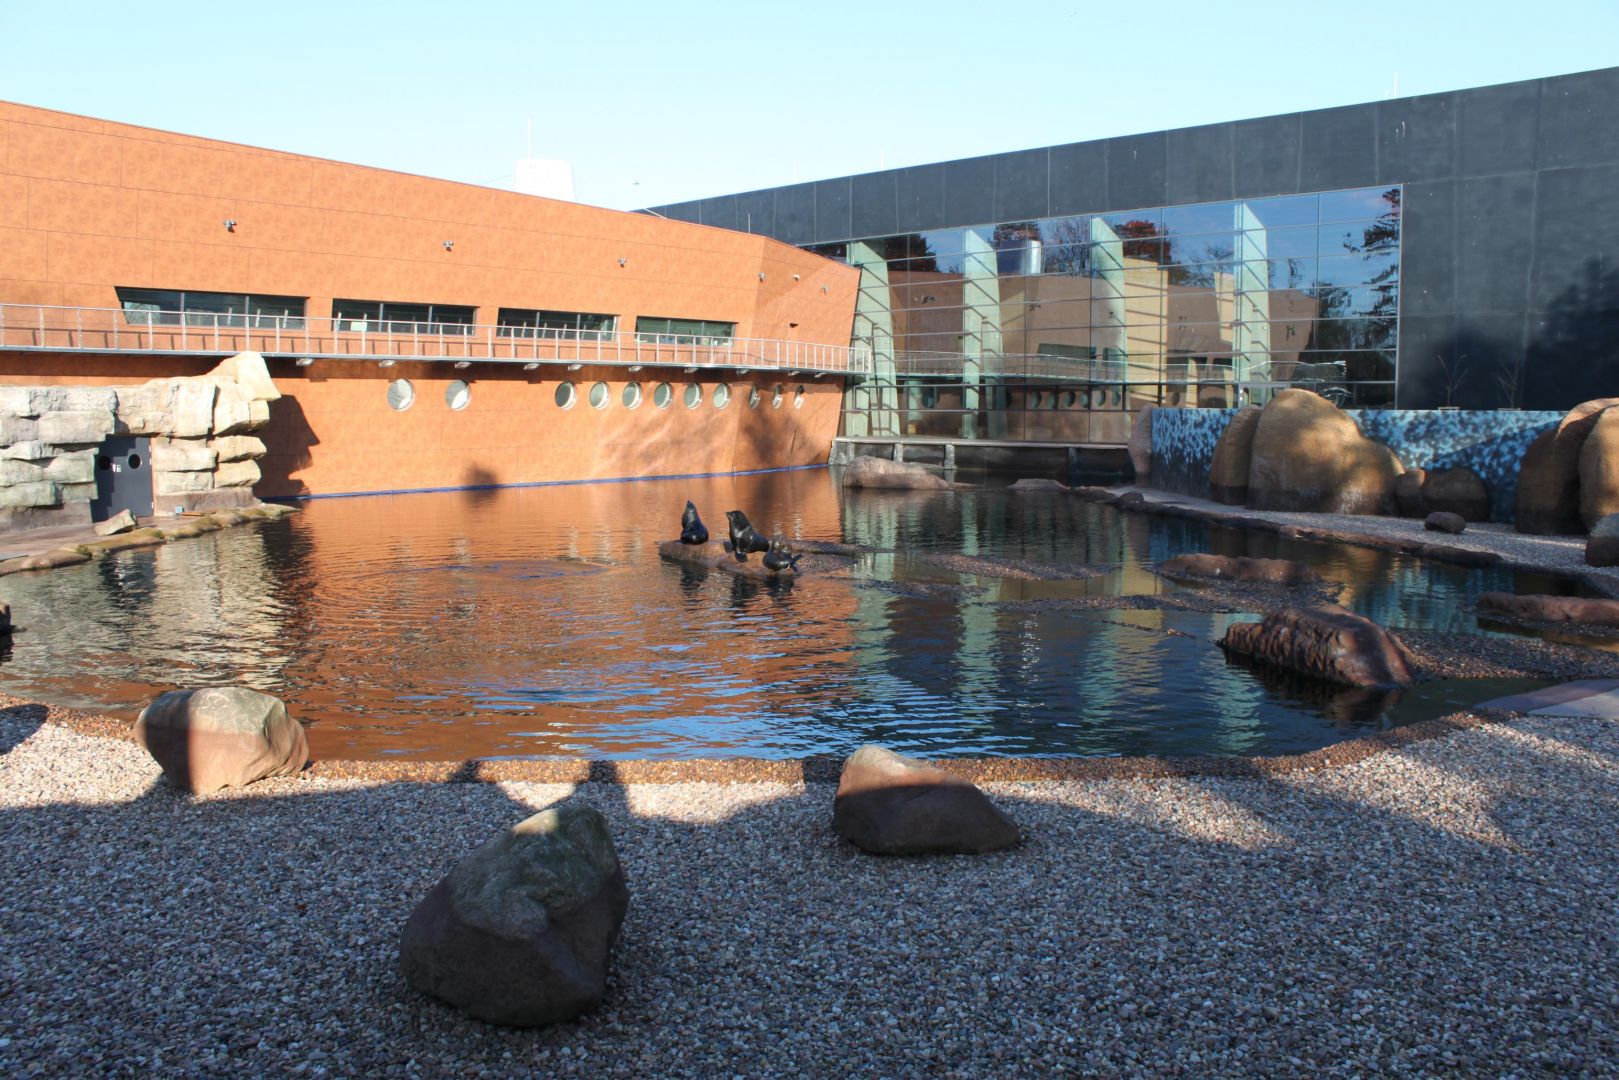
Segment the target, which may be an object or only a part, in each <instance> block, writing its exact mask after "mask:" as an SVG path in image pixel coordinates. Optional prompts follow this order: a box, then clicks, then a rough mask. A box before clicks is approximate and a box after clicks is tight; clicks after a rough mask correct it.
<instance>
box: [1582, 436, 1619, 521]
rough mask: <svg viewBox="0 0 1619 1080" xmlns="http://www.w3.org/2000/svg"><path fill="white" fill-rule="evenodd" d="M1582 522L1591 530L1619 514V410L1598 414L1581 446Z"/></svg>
mask: <svg viewBox="0 0 1619 1080" xmlns="http://www.w3.org/2000/svg"><path fill="white" fill-rule="evenodd" d="M1579 488H1580V521H1581V523H1582V524H1584V526H1585V527H1586V528H1587V529H1590V528H1592V527H1594V526H1595V525H1596V523H1597V522H1599V521H1601V520H1602V519H1603V518H1605V517H1607V516H1608V515H1609V514H1613V513H1619V409H1604V410H1602V412H1600V413H1598V414H1597V419H1596V423H1595V424H1593V425H1592V426H1591V433H1590V434H1589V435H1587V436H1586V437H1585V442H1583V443H1582V444H1580V485H1579Z"/></svg>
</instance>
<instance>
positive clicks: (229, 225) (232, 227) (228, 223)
mask: <svg viewBox="0 0 1619 1080" xmlns="http://www.w3.org/2000/svg"><path fill="white" fill-rule="evenodd" d="M224 225H225V231H226V232H235V231H236V219H235V218H233V217H228V218H226V219H225V221H224Z"/></svg>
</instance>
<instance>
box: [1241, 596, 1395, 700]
mask: <svg viewBox="0 0 1619 1080" xmlns="http://www.w3.org/2000/svg"><path fill="white" fill-rule="evenodd" d="M1220 647H1221V648H1223V649H1225V650H1226V651H1227V652H1233V653H1238V654H1239V655H1243V656H1251V657H1253V658H1254V659H1256V660H1261V661H1264V662H1266V663H1270V664H1275V665H1276V666H1278V667H1284V668H1289V669H1291V670H1293V671H1297V672H1300V673H1302V674H1305V675H1311V676H1314V677H1316V678H1318V679H1327V680H1330V681H1332V682H1336V683H1344V684H1345V685H1348V686H1409V685H1410V683H1411V679H1412V676H1411V662H1412V661H1411V654H1410V652H1409V651H1408V650H1407V649H1406V647H1405V644H1404V643H1403V642H1402V641H1400V639H1399V638H1397V637H1395V636H1394V635H1393V634H1391V633H1389V632H1388V631H1387V630H1385V629H1383V628H1382V627H1381V626H1378V625H1377V624H1376V623H1374V622H1372V621H1371V620H1370V619H1367V618H1364V617H1362V616H1360V615H1356V614H1355V613H1354V612H1352V611H1347V610H1345V609H1344V608H1341V607H1339V606H1338V605H1337V604H1322V605H1321V606H1319V607H1311V608H1287V609H1285V610H1283V611H1278V612H1276V613H1274V614H1272V615H1268V616H1266V618H1265V621H1264V622H1257V623H1235V624H1233V625H1232V626H1231V628H1230V629H1228V630H1227V631H1226V635H1225V637H1224V638H1222V639H1221V640H1220Z"/></svg>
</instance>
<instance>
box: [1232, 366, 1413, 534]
mask: <svg viewBox="0 0 1619 1080" xmlns="http://www.w3.org/2000/svg"><path fill="white" fill-rule="evenodd" d="M1404 471H1405V470H1404V469H1403V468H1402V467H1401V465H1400V459H1399V458H1397V457H1395V456H1394V451H1392V450H1390V449H1389V448H1388V447H1386V446H1384V445H1383V444H1382V443H1379V442H1374V441H1372V440H1371V439H1368V438H1366V437H1365V436H1364V435H1362V434H1361V433H1360V428H1359V427H1358V426H1357V425H1356V424H1355V421H1354V420H1353V419H1351V418H1350V417H1348V416H1346V415H1345V414H1344V413H1343V412H1342V411H1340V410H1339V409H1338V408H1337V407H1336V406H1335V405H1333V404H1332V403H1331V402H1330V401H1328V400H1327V399H1326V398H1323V397H1321V396H1320V395H1319V394H1313V393H1311V392H1310V391H1308V390H1283V391H1282V392H1281V393H1279V394H1277V395H1276V396H1275V397H1274V398H1272V399H1271V401H1270V403H1269V404H1267V405H1266V406H1265V407H1264V409H1263V410H1261V412H1260V416H1259V424H1258V427H1257V428H1256V430H1255V431H1254V442H1253V457H1252V461H1251V464H1250V466H1249V470H1248V506H1249V507H1251V508H1253V509H1255V510H1293V511H1310V512H1315V513H1327V514H1387V513H1390V512H1392V510H1393V509H1394V482H1395V479H1396V478H1397V477H1398V476H1399V475H1400V473H1402V472H1404Z"/></svg>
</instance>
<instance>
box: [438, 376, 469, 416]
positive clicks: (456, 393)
mask: <svg viewBox="0 0 1619 1080" xmlns="http://www.w3.org/2000/svg"><path fill="white" fill-rule="evenodd" d="M471 400H472V387H470V386H468V385H467V384H466V383H465V382H462V381H461V380H460V379H457V380H455V381H454V382H452V383H451V384H450V385H449V386H446V387H445V388H444V404H446V405H448V406H449V407H450V408H452V409H454V410H455V411H456V412H460V411H461V410H462V409H464V408H466V407H467V403H468V402H470V401H471Z"/></svg>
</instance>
